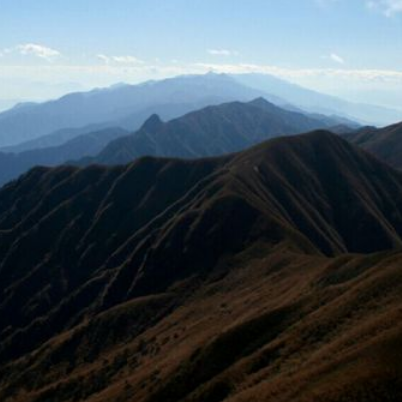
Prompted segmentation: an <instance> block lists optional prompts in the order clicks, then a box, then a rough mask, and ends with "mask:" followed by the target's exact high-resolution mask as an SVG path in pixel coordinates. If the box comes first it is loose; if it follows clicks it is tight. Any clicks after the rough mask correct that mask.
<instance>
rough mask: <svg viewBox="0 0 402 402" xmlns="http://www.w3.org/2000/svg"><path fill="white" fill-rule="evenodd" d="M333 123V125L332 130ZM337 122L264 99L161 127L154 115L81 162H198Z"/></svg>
mask: <svg viewBox="0 0 402 402" xmlns="http://www.w3.org/2000/svg"><path fill="white" fill-rule="evenodd" d="M331 123H332V124H331ZM336 123H337V121H336V120H331V119H327V118H325V117H322V119H321V120H320V119H319V117H317V118H315V117H314V118H313V117H310V116H306V115H304V114H301V113H297V112H291V111H288V110H285V109H281V108H279V107H277V106H275V105H273V104H272V103H269V102H268V101H266V100H265V99H263V98H258V99H255V100H253V101H251V102H248V103H241V102H230V103H224V104H222V105H218V106H208V107H206V108H204V109H201V110H199V111H195V112H192V113H189V114H187V115H185V116H183V117H179V118H177V119H173V120H171V121H169V122H167V123H163V122H162V121H161V119H160V118H159V116H157V115H152V116H151V117H150V118H149V119H148V120H147V121H146V122H145V123H144V125H143V126H142V128H141V129H140V130H138V131H137V132H135V133H134V134H131V135H129V136H124V137H121V138H119V139H117V140H115V141H112V142H110V143H109V144H108V145H107V146H106V147H105V148H104V149H103V150H102V151H101V152H100V153H99V154H98V155H97V156H95V157H93V158H86V159H84V160H83V161H82V162H83V163H85V164H89V163H100V164H107V165H110V164H125V163H129V162H131V161H133V160H134V159H136V158H139V157H141V156H150V155H152V156H166V157H180V158H200V157H207V156H218V155H224V154H228V153H232V152H237V151H241V150H243V149H245V148H247V147H250V146H252V145H255V144H258V143H259V142H262V141H264V140H267V139H269V138H273V137H279V136H283V135H292V134H300V133H303V132H307V131H311V130H315V129H318V128H332V127H333V128H334V129H336V127H334V125H336Z"/></svg>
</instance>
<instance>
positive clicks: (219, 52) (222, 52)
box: [207, 49, 239, 57]
mask: <svg viewBox="0 0 402 402" xmlns="http://www.w3.org/2000/svg"><path fill="white" fill-rule="evenodd" d="M207 53H208V54H210V55H212V56H225V57H229V56H238V55H239V52H237V51H236V50H228V49H208V50H207Z"/></svg>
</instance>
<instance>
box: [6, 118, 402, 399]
mask: <svg viewBox="0 0 402 402" xmlns="http://www.w3.org/2000/svg"><path fill="white" fill-rule="evenodd" d="M149 124H150V126H153V125H159V124H160V123H159V122H158V121H157V120H156V119H152V120H151V121H150V122H149ZM373 172H375V173H374V174H373ZM401 245H402V174H401V173H399V172H397V171H395V170H393V169H392V168H390V167H388V166H387V165H386V164H383V163H381V162H380V161H378V160H377V159H376V158H375V157H372V156H371V155H369V154H368V153H366V152H364V151H363V150H360V149H358V148H357V147H355V146H353V145H351V144H349V143H348V142H346V141H344V140H342V139H341V138H340V137H339V136H335V135H332V134H330V133H327V132H315V133H312V134H308V135H303V136H297V137H290V138H280V139H275V140H272V141H269V142H267V143H264V144H260V145H258V146H256V147H254V148H252V149H249V150H247V151H244V152H241V153H238V154H235V155H231V156H226V157H220V158H210V159H201V160H193V161H184V160H178V159H155V158H150V157H147V158H142V159H139V160H138V161H136V162H134V163H132V164H130V165H127V166H117V167H101V166H90V167H87V168H83V169H79V168H74V167H66V166H63V167H58V168H54V169H45V168H36V169H33V170H31V171H30V172H29V173H27V174H26V175H24V176H23V177H21V178H20V179H19V180H17V181H15V182H13V183H11V184H9V185H7V186H5V187H4V188H3V189H2V190H1V191H0V316H1V317H2V319H1V320H0V399H1V401H4V402H11V401H19V402H40V401H43V402H45V401H53V402H63V401H80V400H81V401H86V402H95V401H96V402H109V401H119V402H131V401H138V402H161V401H163V402H186V401H192V402H219V401H227V402H235V401H236V402H238V401H258V402H259V401H264V402H285V401H294V402H319V401H320V402H321V401H331V402H343V401H354V402H357V401H359V402H363V401H364V402H366V401H370V402H384V401H392V402H394V401H395V402H396V401H400V400H401V398H402V384H401V372H402V363H401V362H402V360H401V359H400V355H401V353H402V347H401V342H400V339H401V336H402V324H401V320H400V316H401V303H402V280H401V279H402V273H401V269H400V267H401V263H402V254H401Z"/></svg>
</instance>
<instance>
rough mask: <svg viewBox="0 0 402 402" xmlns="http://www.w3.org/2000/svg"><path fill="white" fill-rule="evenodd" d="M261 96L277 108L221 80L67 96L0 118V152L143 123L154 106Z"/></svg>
mask: <svg viewBox="0 0 402 402" xmlns="http://www.w3.org/2000/svg"><path fill="white" fill-rule="evenodd" d="M261 95H264V96H265V97H266V98H267V99H269V100H270V101H274V102H276V103H277V102H283V101H281V100H280V99H279V98H278V97H275V96H270V95H269V94H264V93H263V92H262V91H259V90H256V89H252V88H248V87H246V86H244V85H242V84H240V83H238V82H237V81H236V80H235V79H233V78H231V77H229V76H226V75H223V74H206V75H196V76H180V77H176V78H172V79H167V80H162V81H150V82H146V83H143V84H140V85H118V86H113V87H111V88H107V89H96V90H93V91H90V92H82V93H72V94H69V95H66V96H64V97H62V98H60V99H58V100H54V101H50V102H46V103H42V104H28V105H25V106H21V107H17V108H13V109H11V110H9V111H6V112H3V113H0V147H4V146H10V145H16V144H19V143H22V142H25V141H29V140H32V139H35V138H39V137H41V136H45V135H48V134H51V133H52V132H55V131H57V130H61V129H64V128H69V129H71V128H81V127H85V126H87V125H90V124H102V123H108V124H110V123H111V122H116V121H123V123H124V121H127V119H128V121H130V116H135V115H136V114H138V115H141V118H142V121H143V120H144V119H145V118H146V117H147V116H148V115H149V114H150V109H152V108H154V107H155V106H156V105H170V107H174V105H189V107H190V105H194V106H195V107H200V106H205V105H208V104H218V103H222V102H226V101H234V100H239V101H247V100H251V99H254V98H256V97H258V96H261ZM187 111H188V110H186V111H185V112H187ZM152 112H154V111H152ZM144 116H145V117H144ZM168 117H171V116H168ZM134 120H136V119H135V118H134ZM140 120H141V119H140ZM141 123H142V122H141ZM130 124H133V123H132V122H131V123H130ZM134 128H135V127H134Z"/></svg>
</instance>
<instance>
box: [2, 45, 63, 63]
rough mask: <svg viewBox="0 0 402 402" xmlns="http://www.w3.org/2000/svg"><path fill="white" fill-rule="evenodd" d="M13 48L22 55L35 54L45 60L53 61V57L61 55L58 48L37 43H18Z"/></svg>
mask: <svg viewBox="0 0 402 402" xmlns="http://www.w3.org/2000/svg"><path fill="white" fill-rule="evenodd" d="M15 49H16V50H17V51H18V52H19V53H20V54H22V55H24V56H29V55H30V56H35V57H39V58H41V59H45V60H47V61H53V60H54V59H55V58H57V57H60V56H61V53H60V52H59V51H58V50H55V49H52V48H50V47H47V46H43V45H38V44H36V43H26V44H23V45H18V46H17V47H16V48H15ZM8 50H10V49H8Z"/></svg>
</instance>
